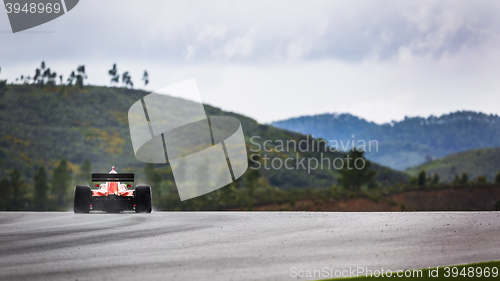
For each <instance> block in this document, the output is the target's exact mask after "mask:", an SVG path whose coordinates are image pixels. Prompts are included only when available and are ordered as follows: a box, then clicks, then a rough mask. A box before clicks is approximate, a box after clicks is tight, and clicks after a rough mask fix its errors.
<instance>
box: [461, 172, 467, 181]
mask: <svg viewBox="0 0 500 281" xmlns="http://www.w3.org/2000/svg"><path fill="white" fill-rule="evenodd" d="M468 181H469V175H467V173H466V172H463V173H462V183H467V182H468Z"/></svg>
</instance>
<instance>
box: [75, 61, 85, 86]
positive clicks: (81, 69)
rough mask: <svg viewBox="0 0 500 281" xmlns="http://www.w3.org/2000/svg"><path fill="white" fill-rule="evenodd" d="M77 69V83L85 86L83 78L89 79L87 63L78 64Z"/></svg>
mask: <svg viewBox="0 0 500 281" xmlns="http://www.w3.org/2000/svg"><path fill="white" fill-rule="evenodd" d="M76 71H77V73H78V74H77V75H76V85H77V86H79V87H80V88H83V80H84V79H87V74H85V65H80V66H78V67H77V69H76Z"/></svg>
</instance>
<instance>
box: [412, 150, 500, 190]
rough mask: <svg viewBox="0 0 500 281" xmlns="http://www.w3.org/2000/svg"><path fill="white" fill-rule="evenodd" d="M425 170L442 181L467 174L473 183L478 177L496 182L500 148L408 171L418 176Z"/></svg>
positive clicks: (463, 153) (451, 156) (450, 157)
mask: <svg viewBox="0 0 500 281" xmlns="http://www.w3.org/2000/svg"><path fill="white" fill-rule="evenodd" d="M421 170H425V171H426V172H427V174H428V175H433V174H434V173H437V174H438V175H439V178H440V179H441V181H444V182H452V181H453V179H454V177H455V175H457V174H458V175H462V173H463V172H465V173H467V174H468V176H469V179H470V180H471V181H475V180H477V177H478V176H486V178H487V179H488V181H494V180H495V176H496V174H497V173H498V171H499V170H500V148H483V149H476V150H470V151H465V152H460V153H455V154H452V155H448V156H445V157H443V158H440V159H436V160H434V161H431V162H429V163H425V164H422V165H419V166H416V167H412V168H410V169H408V170H407V171H408V172H409V173H410V174H412V175H416V174H417V173H418V172H419V171H421Z"/></svg>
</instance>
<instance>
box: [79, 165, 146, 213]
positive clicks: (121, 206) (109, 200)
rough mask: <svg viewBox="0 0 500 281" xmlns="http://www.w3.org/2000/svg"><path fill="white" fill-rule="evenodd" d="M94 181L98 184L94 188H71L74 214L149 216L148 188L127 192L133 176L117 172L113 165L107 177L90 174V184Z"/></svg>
mask: <svg viewBox="0 0 500 281" xmlns="http://www.w3.org/2000/svg"><path fill="white" fill-rule="evenodd" d="M96 182H101V183H100V184H96V185H95V187H96V188H97V189H91V188H90V186H88V185H77V186H76V187H75V201H74V211H75V213H89V212H90V210H99V211H105V212H113V213H117V212H121V211H127V210H130V211H132V210H135V212H136V213H151V187H150V186H149V185H138V186H136V187H135V189H129V187H132V185H133V184H134V174H133V173H118V172H117V171H116V170H115V167H114V166H113V167H112V168H111V171H110V172H109V173H108V174H106V173H92V184H94V183H96Z"/></svg>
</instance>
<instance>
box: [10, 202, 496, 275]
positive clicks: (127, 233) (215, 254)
mask: <svg viewBox="0 0 500 281" xmlns="http://www.w3.org/2000/svg"><path fill="white" fill-rule="evenodd" d="M499 215H500V212H474V213H473V212H435V213H406V212H405V213H322V212H156V213H155V212H153V213H151V214H135V213H125V214H103V213H95V214H73V213H51V212H50V213H49V212H47V213H20V212H19V213H14V212H11V213H5V212H4V213H0V279H1V280H79V281H80V280H141V281H143V280H297V279H299V278H292V277H290V275H291V274H292V275H294V273H292V272H294V271H295V272H298V270H301V269H302V270H314V269H318V270H322V269H323V268H324V267H328V268H332V269H334V270H346V269H349V268H356V267H368V268H369V269H371V270H377V269H378V270H380V269H382V268H383V269H384V270H387V269H390V270H393V271H395V270H399V269H408V268H426V267H429V266H441V265H453V264H463V263H470V262H479V261H489V260H500V235H499V234H500V217H499ZM291 268H296V269H292V270H291ZM305 279H306V278H302V279H301V280H305ZM317 279H319V278H317Z"/></svg>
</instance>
